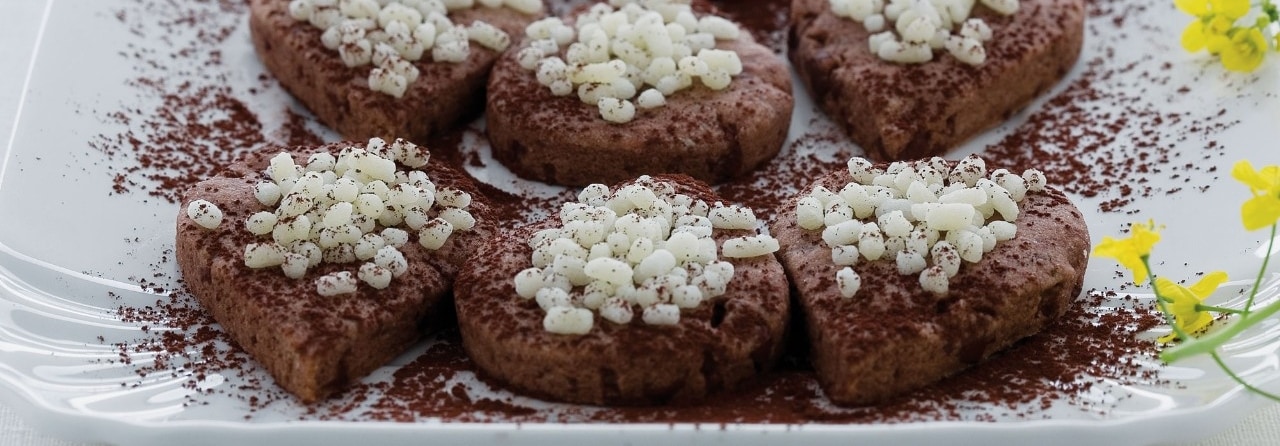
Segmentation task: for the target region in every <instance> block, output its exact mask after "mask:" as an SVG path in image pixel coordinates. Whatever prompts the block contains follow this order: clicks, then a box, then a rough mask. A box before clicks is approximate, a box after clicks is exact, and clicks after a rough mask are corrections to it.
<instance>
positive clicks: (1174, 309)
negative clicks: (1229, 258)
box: [1155, 271, 1227, 342]
mask: <svg viewBox="0 0 1280 446" xmlns="http://www.w3.org/2000/svg"><path fill="white" fill-rule="evenodd" d="M1226 281H1227V273H1225V272H1222V271H1214V272H1212V273H1209V274H1208V275H1206V276H1204V278H1203V279H1200V281H1199V282H1196V284H1195V285H1192V286H1191V288H1187V287H1184V286H1182V285H1178V284H1176V283H1174V282H1173V281H1172V280H1169V279H1166V278H1164V277H1157V278H1156V281H1155V285H1156V292H1157V293H1159V294H1160V297H1162V298H1164V299H1166V300H1167V302H1168V304H1167V306H1166V311H1168V312H1169V313H1170V314H1172V315H1173V321H1174V322H1173V323H1174V324H1175V325H1176V326H1177V327H1178V328H1179V329H1181V330H1182V332H1183V333H1187V334H1191V333H1195V332H1197V331H1200V330H1201V329H1204V327H1207V326H1208V325H1209V323H1210V322H1213V315H1211V314H1209V312H1208V311H1203V310H1201V309H1200V308H1199V305H1200V302H1202V301H1204V299H1205V298H1206V297H1209V295H1210V294H1213V291H1214V290H1216V289H1218V285H1222V282H1226ZM1177 337H1178V334H1177V332H1174V333H1169V334H1167V335H1164V336H1161V337H1160V342H1169V341H1172V340H1174V339H1176V338H1177Z"/></svg>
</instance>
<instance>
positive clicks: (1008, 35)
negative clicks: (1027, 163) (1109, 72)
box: [789, 0, 1085, 161]
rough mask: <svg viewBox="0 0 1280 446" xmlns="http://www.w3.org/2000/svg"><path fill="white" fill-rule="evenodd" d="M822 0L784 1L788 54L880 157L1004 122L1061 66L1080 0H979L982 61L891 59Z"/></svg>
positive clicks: (934, 148) (1072, 48)
mask: <svg viewBox="0 0 1280 446" xmlns="http://www.w3.org/2000/svg"><path fill="white" fill-rule="evenodd" d="M830 3H831V2H830V1H829V0H794V1H792V4H791V23H792V27H791V33H790V38H789V47H790V53H789V54H790V57H791V61H792V62H793V64H794V66H795V68H796V71H797V72H798V73H799V75H800V78H801V79H802V80H803V81H804V83H805V84H806V85H807V86H808V88H809V92H810V93H811V94H812V95H813V97H814V100H815V101H816V102H817V103H818V105H819V107H820V108H822V110H823V111H824V112H826V114H827V115H828V116H829V117H830V118H831V119H832V120H833V121H835V122H836V123H837V124H839V125H840V126H842V127H843V128H844V129H845V131H846V132H848V134H849V136H850V138H852V139H853V141H854V142H855V143H857V144H858V145H859V146H861V147H862V149H863V150H864V151H866V154H867V155H868V156H869V157H871V158H874V159H878V160H882V161H890V160H906V159H916V158H923V157H927V156H930V155H936V154H941V153H943V152H946V151H947V150H949V149H951V148H953V147H955V146H957V145H960V144H961V143H964V142H965V141H966V140H968V139H969V138H971V137H973V136H974V135H976V134H978V133H979V132H982V131H984V130H986V129H988V128H991V127H994V126H995V125H997V124H999V123H1001V122H1004V121H1005V120H1006V119H1008V118H1009V117H1010V116H1012V115H1013V114H1014V113H1016V112H1017V111H1018V110H1019V109H1021V108H1022V107H1025V106H1026V105H1027V104H1028V103H1030V102H1031V101H1032V100H1033V99H1035V98H1036V97H1037V96H1039V95H1040V94H1042V93H1044V92H1045V91H1047V90H1049V89H1050V88H1052V87H1053V85H1054V84H1055V83H1057V82H1058V80H1059V79H1061V78H1062V77H1063V76H1064V75H1066V73H1067V71H1068V70H1070V69H1071V67H1072V65H1074V64H1075V61H1076V59H1077V57H1078V56H1079V54H1080V47H1081V44H1082V41H1083V36H1084V15H1085V12H1084V2H1083V1H1082V0H1023V1H1022V2H1021V6H1020V8H1019V9H1018V11H1017V12H1016V13H1015V14H1014V15H1011V16H1003V15H999V14H996V13H994V12H993V11H992V10H990V9H989V8H987V7H986V6H984V5H982V4H978V5H976V6H974V8H973V17H978V18H981V19H983V20H985V22H986V23H987V24H988V25H989V26H990V30H991V33H992V38H991V40H990V41H988V42H986V43H985V51H986V61H985V62H983V63H981V64H980V65H976V66H974V65H969V64H966V63H963V62H961V61H959V60H957V59H956V58H955V57H953V56H951V55H949V54H945V52H938V54H936V55H935V56H934V60H932V61H930V62H925V63H918V64H901V63H893V62H888V61H885V60H882V59H880V58H879V57H878V56H877V54H876V53H873V52H872V50H871V49H870V45H869V44H868V38H869V37H870V36H871V34H873V33H870V32H868V31H867V29H866V28H865V27H864V26H863V25H862V24H861V23H858V22H855V21H853V20H849V19H847V18H844V17H839V16H836V15H835V14H834V13H832V11H831V6H830ZM888 26H889V27H892V26H893V25H892V24H889V25H888Z"/></svg>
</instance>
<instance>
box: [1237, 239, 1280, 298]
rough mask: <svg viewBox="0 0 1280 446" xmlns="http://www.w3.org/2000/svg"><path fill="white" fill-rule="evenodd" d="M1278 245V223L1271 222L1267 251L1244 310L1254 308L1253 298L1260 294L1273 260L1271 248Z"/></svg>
mask: <svg viewBox="0 0 1280 446" xmlns="http://www.w3.org/2000/svg"><path fill="white" fill-rule="evenodd" d="M1275 245H1276V224H1275V223H1272V224H1271V237H1270V238H1268V239H1267V253H1266V255H1263V256H1262V267H1261V268H1258V276H1257V277H1255V278H1254V279H1253V289H1252V290H1250V291H1249V300H1248V301H1246V302H1245V303H1244V312H1245V313H1248V312H1249V310H1251V309H1253V298H1255V297H1257V296H1258V288H1259V287H1261V286H1262V277H1263V275H1265V274H1266V273H1267V262H1269V261H1270V260H1271V250H1272V249H1273V248H1275Z"/></svg>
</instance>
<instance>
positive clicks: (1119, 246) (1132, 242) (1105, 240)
mask: <svg viewBox="0 0 1280 446" xmlns="http://www.w3.org/2000/svg"><path fill="white" fill-rule="evenodd" d="M1159 241H1160V233H1158V232H1156V226H1155V222H1153V221H1148V222H1147V223H1145V224H1144V223H1134V224H1132V225H1130V234H1129V237H1128V238H1122V239H1116V238H1111V237H1106V236H1104V237H1102V241H1101V242H1099V243H1098V246H1095V247H1094V248H1093V255H1094V256H1097V257H1107V258H1111V259H1115V261H1116V263H1119V264H1120V266H1122V267H1124V268H1125V269H1127V270H1129V271H1132V272H1133V282H1134V283H1136V284H1138V285H1142V284H1143V283H1146V282H1147V276H1148V272H1147V266H1146V263H1145V262H1144V260H1143V259H1144V258H1145V257H1147V256H1148V255H1150V254H1151V248H1152V247H1153V246H1155V244H1156V243H1157V242H1159Z"/></svg>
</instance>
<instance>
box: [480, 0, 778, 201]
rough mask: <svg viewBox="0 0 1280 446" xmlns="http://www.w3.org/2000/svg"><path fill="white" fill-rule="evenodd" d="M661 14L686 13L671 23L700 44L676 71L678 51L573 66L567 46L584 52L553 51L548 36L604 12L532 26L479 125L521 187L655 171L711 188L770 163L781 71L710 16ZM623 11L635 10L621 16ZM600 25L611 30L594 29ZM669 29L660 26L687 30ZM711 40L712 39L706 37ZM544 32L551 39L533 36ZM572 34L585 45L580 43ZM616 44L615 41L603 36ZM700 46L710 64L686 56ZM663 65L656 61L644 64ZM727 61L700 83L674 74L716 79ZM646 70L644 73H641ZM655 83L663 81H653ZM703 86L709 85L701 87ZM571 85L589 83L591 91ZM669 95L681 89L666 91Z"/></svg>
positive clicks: (493, 86)
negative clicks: (530, 182) (626, 75)
mask: <svg viewBox="0 0 1280 446" xmlns="http://www.w3.org/2000/svg"><path fill="white" fill-rule="evenodd" d="M659 3H661V2H659ZM666 5H667V7H675V8H683V9H685V10H686V12H687V14H688V15H687V17H685V18H681V19H680V20H679V23H686V24H691V25H689V26H690V28H687V29H689V30H688V31H687V33H688V34H690V35H694V34H696V35H697V36H698V37H696V38H693V39H694V40H697V41H698V42H700V43H694V44H692V45H693V46H692V50H686V51H687V52H690V53H691V54H685V56H692V57H691V58H692V60H690V61H687V62H681V59H683V57H682V56H681V53H680V51H681V50H675V53H673V54H669V55H668V56H655V54H657V52H656V50H640V49H637V48H636V46H637V45H631V44H627V45H622V46H618V45H616V44H614V45H613V46H611V47H610V48H611V49H610V50H606V51H613V53H609V55H608V58H597V59H589V60H588V59H583V60H581V61H579V60H578V58H579V55H577V54H576V53H578V52H582V51H578V50H574V49H572V47H573V46H575V45H583V44H581V43H572V44H571V43H570V42H576V40H570V39H561V40H562V42H561V43H560V44H558V45H557V43H556V42H557V41H556V39H555V36H569V37H572V36H575V34H573V29H574V28H573V26H574V25H573V23H575V21H576V22H582V21H584V20H597V17H598V16H607V14H608V13H605V12H601V13H597V12H595V11H597V10H601V11H607V10H611V8H609V7H608V6H607V5H605V4H598V5H596V6H595V7H593V8H590V9H585V10H580V11H579V12H578V15H577V16H575V17H572V18H570V19H568V20H567V22H568V23H569V24H568V25H565V24H560V23H559V22H558V21H557V22H556V23H557V24H556V25H554V26H550V25H542V24H539V25H535V26H531V27H530V30H532V32H531V35H530V36H528V37H527V38H526V39H524V40H523V41H522V42H520V43H519V44H518V45H513V46H512V48H511V49H509V50H508V51H507V53H506V54H505V55H504V56H503V57H502V59H500V60H499V61H498V63H497V64H496V65H495V67H494V70H493V74H492V76H491V77H490V80H489V92H488V108H487V109H486V111H485V113H486V114H485V117H486V118H485V119H486V122H487V126H488V135H489V140H490V143H491V144H492V146H493V154H494V158H496V159H497V160H498V161H500V162H501V163H502V164H503V165H505V166H507V167H508V168H510V169H511V170H512V171H514V172H515V173H516V174H518V175H520V176H522V177H525V178H530V179H535V180H539V181H544V182H548V183H554V184H562V185H570V186H584V185H587V184H590V183H615V182H619V181H623V180H626V179H629V178H634V177H636V176H638V175H642V174H661V173H683V174H686V175H690V176H692V177H694V178H697V179H699V180H702V181H706V182H711V183H717V182H723V181H726V180H728V179H731V178H735V177H738V176H741V175H743V174H746V173H747V172H750V171H752V170H754V169H756V168H757V167H759V166H760V165H761V164H763V163H764V162H766V161H768V160H770V159H772V158H773V156H774V155H776V154H777V153H778V151H779V150H780V149H781V147H782V143H783V141H784V140H785V139H786V136H787V130H788V128H789V126H790V120H791V109H792V106H793V102H794V101H793V98H792V95H791V78H790V75H789V73H788V70H787V67H786V64H785V62H784V61H783V60H782V59H781V58H780V57H779V56H777V55H775V54H773V53H772V52H771V51H770V50H769V49H768V48H767V47H765V46H763V45H760V44H758V43H756V42H755V41H754V39H753V38H752V37H751V35H750V33H748V32H746V31H739V30H738V27H737V25H734V24H732V23H731V22H728V21H727V20H723V19H718V18H708V17H714V16H711V12H710V11H706V12H704V11H698V12H696V16H697V17H702V19H701V21H700V20H699V19H696V18H694V17H695V12H694V10H693V9H690V7H689V6H688V5H686V4H681V3H679V2H672V3H668V4H666ZM634 6H637V4H631V5H628V6H626V7H623V9H624V10H627V9H628V8H631V7H634ZM655 14H656V13H655ZM658 21H659V22H661V18H659V19H658ZM635 22H637V23H634V24H631V25H628V26H630V27H631V28H632V29H639V28H643V27H644V26H645V25H642V24H641V23H642V22H643V20H642V19H641V20H635ZM704 22H705V23H707V24H706V25H703V23H704ZM602 23H610V22H609V19H604V21H603V22H602ZM679 23H671V22H669V23H668V24H667V25H666V26H667V27H672V26H681V29H686V28H685V27H683V26H682V25H679ZM659 25H661V23H659ZM593 26H594V25H593ZM694 26H701V27H705V28H707V29H701V28H696V29H698V31H697V32H695V31H694V29H695V28H694ZM658 27H661V26H658ZM596 28H597V29H598V28H599V27H596ZM556 29H561V30H563V32H559V31H555V30H556ZM584 29H586V28H584ZM661 32H662V33H665V32H666V28H663V31H661ZM712 32H714V33H715V34H714V35H716V36H718V37H716V38H712V36H713V34H712ZM638 33H639V31H637V34H638ZM552 34H554V35H555V36H552V37H551V38H544V37H543V36H548V35H552ZM663 35H664V36H666V37H671V36H667V35H666V34H663ZM576 36H577V37H574V38H575V39H578V40H583V39H586V38H584V37H583V34H581V33H579V34H577V35H576ZM636 39H640V37H636ZM618 40H625V39H621V38H614V41H618ZM670 41H672V42H675V43H674V44H673V45H674V46H677V47H678V46H680V45H685V47H686V48H689V47H690V46H689V45H686V44H685V40H681V39H674V38H672V39H671V40H670ZM699 45H701V46H699ZM708 45H713V46H714V49H718V50H721V52H716V51H711V52H708V53H705V54H706V55H707V56H708V58H707V59H706V60H707V61H710V62H709V63H708V62H705V61H698V60H699V59H697V56H699V55H700V54H704V53H702V51H701V50H702V47H705V46H708ZM584 46H585V45H584ZM531 52H536V53H531ZM726 52H732V53H731V54H733V55H732V56H728V54H730V53H726ZM618 53H627V54H637V56H634V57H631V59H635V60H636V62H637V63H623V62H622V61H623V59H624V57H623V56H620V55H619V54H618ZM664 54H666V53H664ZM583 57H586V56H583ZM601 57H603V56H601ZM664 57H665V59H664V60H665V61H664V62H650V61H655V60H658V59H662V58H664ZM729 57H732V58H733V59H734V61H732V62H725V64H727V65H728V67H725V68H727V70H728V71H726V72H725V73H721V74H714V73H711V74H708V75H707V76H705V77H699V76H688V75H684V74H680V73H684V72H685V71H680V70H681V68H680V67H681V66H685V65H688V66H689V67H690V68H689V69H688V70H691V71H688V72H711V71H722V70H721V68H718V67H717V64H718V63H720V62H721V61H723V60H725V59H727V58H729ZM548 59H551V60H554V61H555V62H548ZM607 60H612V61H614V62H610V63H613V64H618V65H616V67H614V68H616V69H614V68H609V67H605V66H603V65H607V64H606V63H605V61H607ZM580 62H581V63H580ZM649 63H652V64H653V65H652V66H651V65H646V64H649ZM699 64H701V65H700V66H699ZM589 65H590V66H591V67H588V66H589ZM658 65H662V67H658ZM707 65H711V67H710V68H708V67H707ZM577 67H582V69H581V70H580V69H579V68H577ZM624 67H625V68H624ZM598 68H605V69H603V70H599V69H598ZM664 70H665V71H664ZM586 72H593V73H594V74H587V73H586ZM604 72H608V73H604ZM623 72H632V80H633V81H634V82H628V81H626V80H622V81H621V82H622V83H626V84H627V85H620V90H621V91H619V92H616V94H615V96H617V99H604V100H603V101H605V102H604V103H603V104H602V103H601V101H602V99H598V97H602V96H608V95H609V94H613V93H604V91H605V90H607V89H609V88H611V87H610V84H611V82H605V81H602V79H605V78H608V79H615V80H614V81H612V83H613V84H617V83H618V81H617V80H616V79H619V78H617V77H610V76H613V75H616V74H618V73H623ZM575 73H577V74H575ZM602 73H604V74H602ZM646 73H648V74H646ZM661 73H670V74H669V76H666V77H668V78H667V79H665V80H663V77H664V75H663V74H661ZM729 73H732V74H729ZM708 78H714V79H711V80H704V79H708ZM730 78H731V79H732V81H731V82H728V81H729V79H730ZM571 79H579V80H585V79H593V81H592V82H596V83H592V82H588V83H579V82H576V81H572V80H571ZM646 79H647V80H646ZM544 81H545V82H544ZM725 82H728V85H727V86H725V85H723V83H725ZM708 83H710V84H711V85H714V86H715V87H716V88H712V87H710V86H708ZM549 84H554V85H551V86H548V85H549ZM678 87H684V88H683V89H680V90H678V91H677V90H676V88H678ZM553 89H556V90H557V91H554V92H553ZM557 93H558V94H557ZM584 98H585V99H584ZM656 104H661V105H656Z"/></svg>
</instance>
